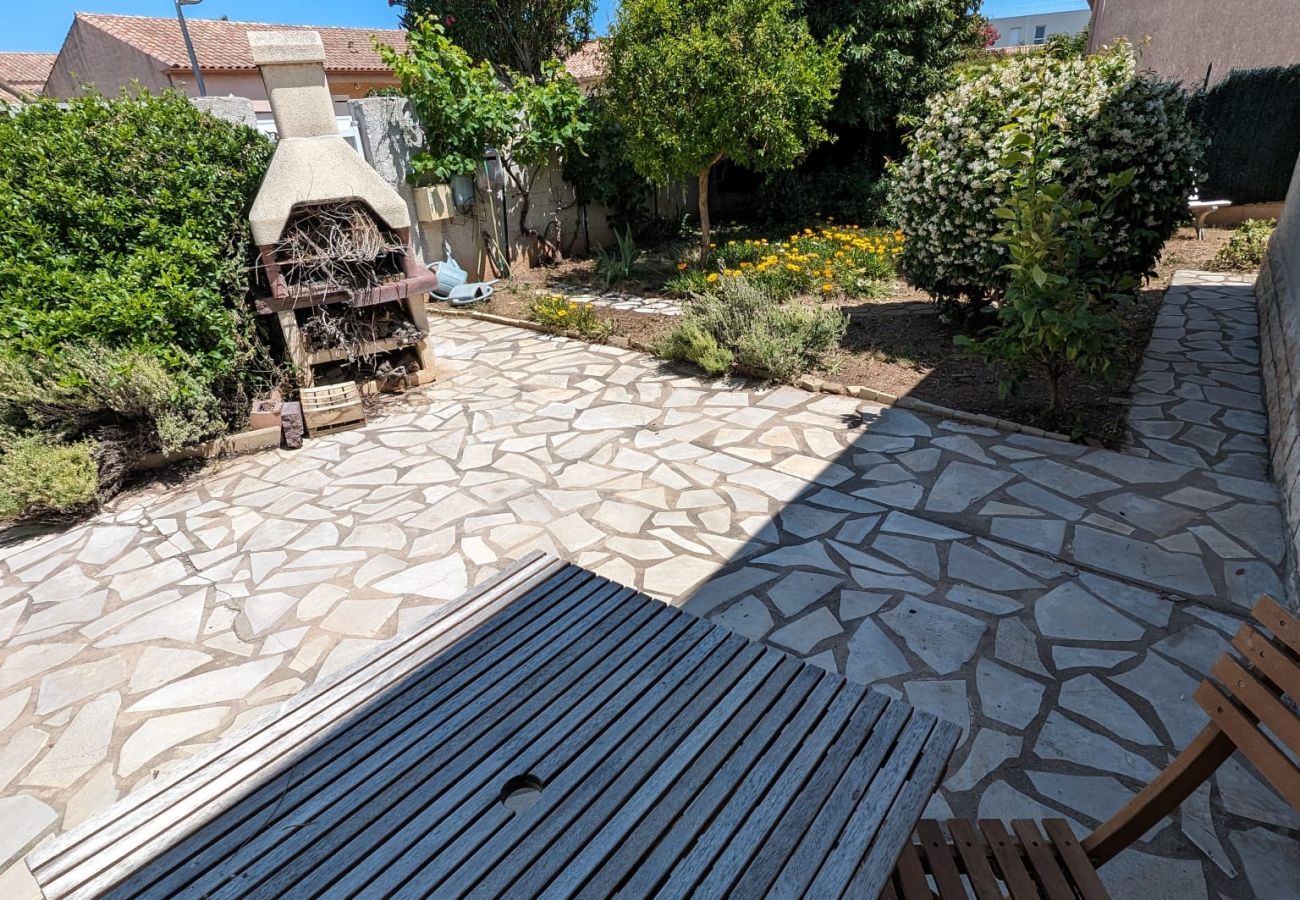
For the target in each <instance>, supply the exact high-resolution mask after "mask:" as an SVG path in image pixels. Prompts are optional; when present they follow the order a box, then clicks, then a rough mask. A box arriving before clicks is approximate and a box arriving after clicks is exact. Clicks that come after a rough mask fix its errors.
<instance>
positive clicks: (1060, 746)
mask: <svg viewBox="0 0 1300 900" xmlns="http://www.w3.org/2000/svg"><path fill="white" fill-rule="evenodd" d="M1034 753H1036V754H1037V755H1038V757H1039V758H1040V759H1062V760H1066V761H1068V762H1072V763H1075V764H1077V765H1080V766H1087V767H1088V768H1090V769H1100V770H1102V771H1104V772H1113V773H1115V774H1117V775H1123V776H1125V777H1128V778H1134V779H1137V780H1138V781H1141V782H1144V783H1145V782H1148V781H1150V780H1151V779H1152V778H1155V777H1156V775H1158V774H1159V772H1160V770H1159V769H1157V768H1156V767H1155V766H1153V765H1152V764H1151V763H1149V762H1148V761H1147V760H1146V759H1145V758H1143V757H1142V756H1139V755H1138V754H1136V753H1134V752H1133V751H1131V750H1128V749H1126V748H1124V747H1122V746H1120V745H1119V744H1117V743H1116V742H1115V741H1113V740H1111V739H1110V738H1108V737H1104V736H1103V735H1100V734H1098V733H1096V732H1094V731H1091V730H1089V729H1087V728H1085V727H1084V726H1082V725H1080V724H1078V723H1077V722H1074V721H1073V720H1071V719H1067V718H1066V717H1065V716H1063V715H1061V714H1060V713H1059V712H1057V711H1056V710H1052V711H1051V712H1049V713H1048V714H1047V721H1046V723H1044V725H1043V728H1042V731H1040V732H1039V733H1038V739H1037V740H1036V741H1035V742H1034Z"/></svg>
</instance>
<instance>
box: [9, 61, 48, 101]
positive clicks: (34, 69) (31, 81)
mask: <svg viewBox="0 0 1300 900" xmlns="http://www.w3.org/2000/svg"><path fill="white" fill-rule="evenodd" d="M56 56H57V54H55V53H0V80H3V81H6V82H8V83H9V84H12V85H13V86H14V87H16V88H21V89H22V90H24V91H27V92H28V93H31V94H39V93H40V92H41V91H42V90H44V89H45V80H46V79H47V78H49V77H50V69H52V68H54V58H55V57H56ZM8 99H17V98H16V97H12V95H10V94H9V93H8V92H6V91H5V90H4V89H3V88H0V100H8Z"/></svg>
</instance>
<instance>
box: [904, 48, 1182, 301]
mask: <svg viewBox="0 0 1300 900" xmlns="http://www.w3.org/2000/svg"><path fill="white" fill-rule="evenodd" d="M1040 84H1041V90H1040V88H1039V86H1040ZM1027 92H1035V93H1034V96H1035V104H1034V106H1033V108H1030V107H1028V106H1027V105H1025V104H1024V103H1022V99H1023V98H1024V97H1025V96H1026V93H1027ZM1038 115H1047V116H1050V117H1051V119H1052V123H1053V128H1052V131H1051V134H1050V136H1049V140H1048V141H1047V145H1046V146H1045V147H1044V148H1043V151H1044V154H1045V157H1046V160H1045V166H1046V170H1047V177H1048V178H1049V179H1050V180H1051V181H1053V182H1055V183H1058V184H1060V185H1062V186H1064V188H1065V190H1066V194H1065V199H1066V200H1069V201H1079V202H1082V203H1093V204H1094V205H1095V208H1094V209H1093V210H1092V211H1091V212H1089V213H1087V214H1086V216H1087V220H1086V221H1085V222H1083V223H1081V225H1082V227H1084V228H1085V229H1086V230H1087V231H1088V233H1089V234H1091V235H1092V236H1093V238H1094V239H1095V240H1096V241H1097V242H1098V244H1099V247H1100V248H1101V254H1100V256H1101V259H1100V262H1101V264H1102V265H1103V266H1106V267H1109V268H1111V269H1113V270H1115V271H1118V272H1123V273H1125V274H1129V275H1132V276H1134V277H1140V276H1142V275H1145V274H1147V273H1148V272H1149V271H1150V270H1151V269H1152V266H1153V265H1154V263H1155V261H1156V259H1157V258H1158V257H1159V254H1160V248H1161V247H1162V246H1163V244H1164V242H1165V240H1167V239H1168V237H1169V235H1170V234H1172V233H1173V230H1174V228H1175V227H1176V226H1177V224H1178V222H1179V221H1180V219H1181V218H1182V217H1183V216H1184V215H1185V214H1186V210H1187V192H1188V190H1189V188H1190V186H1191V185H1192V183H1193V170H1194V167H1195V165H1196V163H1197V161H1198V159H1199V146H1198V141H1197V138H1196V134H1195V131H1194V129H1193V127H1192V124H1191V122H1190V121H1189V119H1188V116H1187V98H1186V95H1185V94H1184V93H1183V91H1182V89H1181V88H1179V87H1177V86H1176V85H1173V84H1168V83H1165V82H1161V81H1158V80H1156V79H1155V78H1153V77H1152V76H1150V75H1146V74H1139V73H1138V72H1137V71H1136V65H1135V61H1134V56H1133V53H1132V51H1131V49H1130V48H1129V47H1128V45H1126V44H1123V43H1120V44H1117V45H1115V46H1113V47H1110V48H1108V49H1106V50H1104V51H1102V52H1101V53H1099V54H1097V55H1094V56H1090V57H1084V58H1079V57H1069V56H1068V55H1066V54H1062V53H1055V52H1053V53H1047V54H1042V55H1037V54H1036V55H1032V56H1025V57H1019V58H1016V59H1014V60H1013V61H1011V62H1008V63H1007V64H1006V65H1002V66H996V67H993V68H991V69H988V70H986V71H983V72H981V73H978V74H975V73H971V74H966V75H963V76H961V77H960V78H959V80H958V83H957V86H956V87H954V88H953V89H952V90H950V91H947V92H945V93H942V94H938V95H936V96H934V97H932V98H931V99H930V101H929V103H928V110H927V113H926V115H925V117H924V119H923V120H922V122H921V124H920V125H919V126H918V128H917V130H916V131H915V132H914V134H913V135H912V137H911V138H910V144H911V149H910V152H909V154H908V156H907V157H906V159H904V160H903V161H902V162H901V163H900V164H898V165H897V166H896V167H895V172H894V198H893V199H894V207H895V214H896V216H897V221H898V224H899V226H900V227H901V229H902V230H903V232H904V233H905V234H906V235H907V243H906V245H905V247H904V250H903V253H902V257H901V258H902V268H903V271H904V272H905V273H906V275H907V276H908V278H909V279H910V280H911V281H912V283H913V284H915V285H916V286H917V287H919V288H921V289H923V290H926V291H928V292H930V293H931V294H933V295H934V296H936V297H938V298H939V299H941V300H957V299H960V298H967V299H970V300H973V301H975V302H977V303H982V302H985V301H987V300H989V299H996V298H998V297H1000V296H1001V295H1002V293H1003V291H1004V290H1005V289H1006V286H1007V283H1008V280H1009V277H1010V273H1009V272H1008V270H1007V269H1006V268H1005V266H1006V264H1007V263H1008V262H1009V256H1008V251H1007V249H1006V246H1005V244H1001V243H998V242H996V241H994V240H993V238H994V236H995V235H996V234H997V232H998V230H999V222H998V219H997V218H996V216H995V214H994V211H995V210H997V209H998V208H1000V207H1003V206H1004V205H1005V204H1006V201H1007V198H1008V197H1009V195H1010V192H1011V189H1012V184H1013V181H1014V179H1015V176H1016V174H1017V172H1016V167H1017V166H1018V165H1019V163H1017V162H1016V156H1015V155H1014V154H1013V153H1011V151H1012V150H1013V147H1012V143H1011V142H1012V138H1013V136H1014V134H1015V133H1017V126H1018V125H1022V124H1023V121H1022V120H1023V119H1025V118H1027V117H1030V116H1038ZM1129 169H1132V170H1133V172H1134V176H1133V179H1132V181H1131V182H1130V183H1128V185H1127V186H1126V187H1125V188H1124V189H1123V190H1122V191H1121V192H1120V193H1119V194H1118V195H1117V196H1116V197H1115V198H1114V200H1113V202H1111V203H1109V204H1106V205H1104V206H1103V205H1101V204H1099V203H1098V202H1097V201H1099V200H1100V199H1101V197H1102V196H1104V195H1105V194H1106V193H1107V192H1108V190H1109V188H1110V179H1111V176H1114V175H1117V174H1119V173H1121V172H1124V171H1127V170H1129ZM1093 220H1095V221H1093Z"/></svg>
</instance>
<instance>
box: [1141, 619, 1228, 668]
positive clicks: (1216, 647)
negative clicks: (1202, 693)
mask: <svg viewBox="0 0 1300 900" xmlns="http://www.w3.org/2000/svg"><path fill="white" fill-rule="evenodd" d="M1151 649H1152V650H1157V651H1159V652H1160V653H1161V654H1163V655H1164V656H1168V657H1170V658H1171V659H1176V660H1178V662H1180V663H1182V664H1183V665H1185V666H1187V668H1188V669H1189V670H1190V671H1191V673H1192V674H1193V675H1197V674H1199V675H1201V676H1203V677H1208V676H1209V674H1210V669H1211V667H1212V666H1213V665H1214V661H1215V660H1216V659H1218V658H1219V656H1220V654H1222V653H1223V652H1224V651H1225V650H1228V649H1229V646H1228V640H1227V638H1225V637H1224V636H1223V635H1221V634H1219V633H1218V632H1217V631H1211V630H1210V629H1208V628H1206V627H1204V626H1202V625H1188V626H1187V627H1185V628H1181V629H1179V630H1178V631H1175V632H1173V633H1172V634H1170V635H1169V636H1168V637H1164V638H1161V639H1160V640H1159V641H1157V642H1156V643H1155V644H1153V645H1152V646H1151Z"/></svg>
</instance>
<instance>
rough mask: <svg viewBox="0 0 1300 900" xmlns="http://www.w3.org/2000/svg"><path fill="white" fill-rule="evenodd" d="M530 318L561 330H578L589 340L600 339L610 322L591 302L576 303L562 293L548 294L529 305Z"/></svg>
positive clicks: (607, 329) (607, 330) (608, 327)
mask: <svg viewBox="0 0 1300 900" xmlns="http://www.w3.org/2000/svg"><path fill="white" fill-rule="evenodd" d="M528 318H530V319H532V320H533V321H534V322H537V323H538V324H539V325H545V326H547V327H548V328H554V329H557V330H559V331H576V332H577V333H578V334H580V335H582V336H583V337H585V338H588V339H589V340H600V339H601V338H603V337H605V336H606V335H607V334H609V332H610V324H609V322H607V321H606V320H605V319H603V318H601V316H600V315H599V314H598V313H597V312H596V310H595V309H594V308H593V307H592V305H591V304H590V303H575V302H574V301H572V300H570V299H568V298H567V297H565V296H563V295H562V294H547V295H545V296H542V297H538V298H536V299H534V300H533V302H532V303H530V304H529V305H528Z"/></svg>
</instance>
